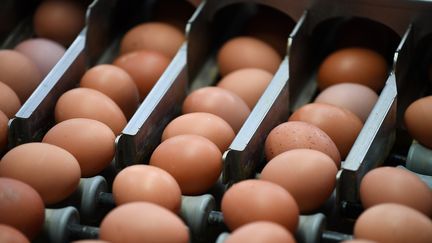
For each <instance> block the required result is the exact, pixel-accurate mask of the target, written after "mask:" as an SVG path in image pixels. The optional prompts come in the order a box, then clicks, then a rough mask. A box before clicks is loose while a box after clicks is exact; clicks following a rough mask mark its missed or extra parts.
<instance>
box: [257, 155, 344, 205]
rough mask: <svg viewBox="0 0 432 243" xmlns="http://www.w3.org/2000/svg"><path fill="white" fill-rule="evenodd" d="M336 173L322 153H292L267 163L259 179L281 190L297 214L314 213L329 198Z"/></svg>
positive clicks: (334, 183)
mask: <svg viewBox="0 0 432 243" xmlns="http://www.w3.org/2000/svg"><path fill="white" fill-rule="evenodd" d="M337 172H338V170H337V168H336V165H335V163H334V161H333V160H332V159H331V158H330V157H329V156H328V155H326V154H324V153H323V152H320V151H317V150H311V149H292V150H289V151H286V152H283V153H281V154H279V155H277V156H276V157H274V158H273V159H272V160H270V161H269V162H268V163H267V165H266V166H265V167H264V169H263V170H262V172H261V176H260V179H262V180H266V181H270V182H273V183H276V184H278V185H280V186H282V187H283V188H285V189H286V190H287V191H288V192H289V193H290V194H291V195H292V196H293V197H294V199H295V200H296V202H297V205H298V206H299V209H300V212H301V213H308V212H312V211H313V210H316V209H318V208H319V207H320V206H321V205H323V204H324V203H325V201H326V200H327V199H328V198H329V197H330V195H331V194H332V192H333V190H334V188H335V185H336V173H337Z"/></svg>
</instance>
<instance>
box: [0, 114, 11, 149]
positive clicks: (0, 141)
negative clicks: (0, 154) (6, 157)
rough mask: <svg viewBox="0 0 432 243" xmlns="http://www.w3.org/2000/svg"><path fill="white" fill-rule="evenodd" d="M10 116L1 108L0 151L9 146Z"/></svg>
mask: <svg viewBox="0 0 432 243" xmlns="http://www.w3.org/2000/svg"><path fill="white" fill-rule="evenodd" d="M8 122H9V119H8V117H7V116H6V115H5V114H4V113H3V112H2V111H1V110H0V151H2V150H3V149H5V148H6V147H7V141H8Z"/></svg>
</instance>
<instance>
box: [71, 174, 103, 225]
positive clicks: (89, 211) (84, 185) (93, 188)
mask: <svg viewBox="0 0 432 243" xmlns="http://www.w3.org/2000/svg"><path fill="white" fill-rule="evenodd" d="M78 191H79V195H81V203H80V214H81V216H82V217H83V218H87V219H90V218H93V217H95V214H96V213H97V212H98V207H99V199H98V198H99V194H100V193H101V192H107V191H108V184H107V182H106V180H105V178H104V177H103V176H94V177H91V178H82V179H81V180H80V183H79V186H78Z"/></svg>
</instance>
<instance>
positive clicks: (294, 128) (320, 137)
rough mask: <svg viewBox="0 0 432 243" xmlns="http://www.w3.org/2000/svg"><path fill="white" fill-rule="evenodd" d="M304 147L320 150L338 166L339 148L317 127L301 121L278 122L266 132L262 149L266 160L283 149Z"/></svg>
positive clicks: (339, 161) (339, 160)
mask: <svg viewBox="0 0 432 243" xmlns="http://www.w3.org/2000/svg"><path fill="white" fill-rule="evenodd" d="M298 148H306V149H314V150H318V151H321V152H323V153H325V154H327V155H328V156H330V158H332V159H333V161H334V162H335V164H336V167H338V168H339V167H340V163H341V158H340V154H339V150H338V149H337V147H336V145H335V143H334V142H333V141H332V140H331V138H330V137H329V136H328V135H327V134H326V133H325V132H323V131H322V130H321V129H319V128H318V127H316V126H314V125H311V124H309V123H306V122H301V121H290V122H284V123H282V124H279V125H278V126H277V127H275V128H273V129H272V130H271V131H270V133H269V134H268V136H267V138H266V140H265V144H264V149H265V156H266V158H267V160H268V161H270V160H271V159H273V158H274V157H276V155H278V154H281V153H283V152H285V151H288V150H291V149H298Z"/></svg>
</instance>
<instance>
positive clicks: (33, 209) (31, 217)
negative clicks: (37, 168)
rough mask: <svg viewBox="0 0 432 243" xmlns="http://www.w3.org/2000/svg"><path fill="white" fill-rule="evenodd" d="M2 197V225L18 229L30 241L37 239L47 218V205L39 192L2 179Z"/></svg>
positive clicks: (0, 181)
mask: <svg viewBox="0 0 432 243" xmlns="http://www.w3.org/2000/svg"><path fill="white" fill-rule="evenodd" d="M2 163H3V162H0V164H2ZM0 195H1V196H0V224H7V225H10V226H12V227H14V228H16V229H18V230H19V231H21V232H22V233H23V234H25V235H26V236H27V237H28V238H29V239H33V238H35V236H36V235H37V234H38V233H39V232H40V231H41V229H42V225H43V223H44V218H45V205H44V203H43V201H42V198H41V197H40V196H39V194H38V193H37V191H36V190H35V189H33V188H32V187H30V186H29V185H27V184H25V183H24V182H21V181H19V180H15V179H12V178H5V177H0ZM1 235H2V234H0V238H1ZM0 242H3V241H1V240H0Z"/></svg>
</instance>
